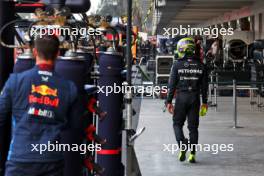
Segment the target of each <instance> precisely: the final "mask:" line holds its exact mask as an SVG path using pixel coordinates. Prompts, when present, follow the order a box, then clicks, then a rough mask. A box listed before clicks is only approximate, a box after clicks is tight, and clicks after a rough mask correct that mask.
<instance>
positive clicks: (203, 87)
mask: <svg viewBox="0 0 264 176" xmlns="http://www.w3.org/2000/svg"><path fill="white" fill-rule="evenodd" d="M201 93H202V103H203V104H207V99H208V94H207V93H208V71H207V67H206V66H205V65H203V75H202V79H201Z"/></svg>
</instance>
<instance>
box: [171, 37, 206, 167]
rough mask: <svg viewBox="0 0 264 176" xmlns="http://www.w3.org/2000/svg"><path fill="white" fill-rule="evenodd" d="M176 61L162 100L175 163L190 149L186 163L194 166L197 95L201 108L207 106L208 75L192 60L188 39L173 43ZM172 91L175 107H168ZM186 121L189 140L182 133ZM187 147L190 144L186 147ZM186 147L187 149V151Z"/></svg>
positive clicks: (200, 65)
mask: <svg viewBox="0 0 264 176" xmlns="http://www.w3.org/2000/svg"><path fill="white" fill-rule="evenodd" d="M177 53H178V61H177V62H175V63H174V65H173V67H172V69H171V74H170V79H169V86H168V88H169V91H168V96H167V100H166V104H167V109H168V111H169V112H170V113H172V114H173V128H174V132H175V136H176V140H177V142H178V145H179V146H180V149H181V151H180V154H179V160H180V161H185V160H186V152H187V150H188V149H190V151H191V154H190V155H189V158H188V161H189V162H190V163H195V162H196V158H195V153H196V151H195V145H196V144H198V126H199V110H200V94H202V108H206V109H207V108H208V106H207V91H208V76H207V71H206V68H205V65H204V64H202V63H201V62H200V60H199V59H196V56H195V43H194V40H193V39H192V38H188V37H187V38H183V39H181V40H179V42H178V44H177ZM175 91H176V92H177V94H176V101H175V107H174V106H173V104H172V99H173V97H174V94H175ZM186 119H187V121H188V129H189V138H190V139H189V141H188V139H186V138H185V136H184V133H183V125H184V122H185V121H186ZM189 144H190V145H189ZM184 146H185V147H184ZM187 146H191V147H190V148H188V147H187Z"/></svg>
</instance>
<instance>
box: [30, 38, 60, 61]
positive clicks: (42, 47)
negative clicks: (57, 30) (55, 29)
mask: <svg viewBox="0 0 264 176" xmlns="http://www.w3.org/2000/svg"><path fill="white" fill-rule="evenodd" d="M59 46H60V42H59V39H58V37H56V36H55V35H44V36H41V37H38V38H37V39H36V40H35V41H34V47H35V48H36V50H37V52H38V56H39V57H40V58H41V59H44V60H55V59H56V57H57V53H58V51H59Z"/></svg>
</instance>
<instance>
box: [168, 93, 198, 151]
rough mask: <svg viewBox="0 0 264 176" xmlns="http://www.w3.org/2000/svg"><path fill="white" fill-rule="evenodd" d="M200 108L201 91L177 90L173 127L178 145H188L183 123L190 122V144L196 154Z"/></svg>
mask: <svg viewBox="0 0 264 176" xmlns="http://www.w3.org/2000/svg"><path fill="white" fill-rule="evenodd" d="M199 110H200V96H199V92H177V97H176V101H175V109H174V115H173V128H174V132H175V136H176V140H177V142H178V145H179V146H180V147H181V144H185V145H187V144H188V142H187V140H186V138H185V137H184V133H183V125H184V123H185V121H186V118H187V122H188V129H189V140H190V144H191V145H189V146H192V147H191V148H190V150H191V153H192V154H195V145H193V144H198V127H199Z"/></svg>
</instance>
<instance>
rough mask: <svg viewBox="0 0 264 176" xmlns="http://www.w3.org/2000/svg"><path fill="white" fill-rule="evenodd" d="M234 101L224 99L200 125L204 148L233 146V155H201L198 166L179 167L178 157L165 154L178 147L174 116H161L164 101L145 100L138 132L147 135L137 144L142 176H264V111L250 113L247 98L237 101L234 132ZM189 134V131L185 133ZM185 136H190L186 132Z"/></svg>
mask: <svg viewBox="0 0 264 176" xmlns="http://www.w3.org/2000/svg"><path fill="white" fill-rule="evenodd" d="M231 101H232V99H231V98H221V99H220V101H219V105H218V110H217V112H216V111H215V109H214V108H211V109H210V110H209V112H208V114H207V116H206V117H205V118H202V119H201V121H200V140H199V142H200V143H201V144H234V151H233V152H219V153H218V154H215V155H214V154H212V152H205V151H204V152H198V153H197V161H198V163H196V164H189V163H188V162H184V163H180V162H179V161H178V160H177V154H176V153H175V154H171V153H169V152H164V151H163V149H164V146H163V144H175V143H176V142H175V137H174V133H173V128H172V118H171V115H170V114H169V113H168V112H166V113H163V112H162V107H163V102H164V101H163V100H157V99H144V100H143V101H142V105H141V113H140V120H139V126H138V127H139V128H140V127H142V126H145V127H146V131H145V132H144V133H143V134H142V136H140V137H139V138H138V139H137V141H136V143H135V150H136V154H137V157H138V161H139V164H140V169H141V172H142V175H143V176H183V175H184V176H263V175H264V169H263V168H264V115H263V112H264V111H259V110H257V108H256V107H253V109H251V107H250V105H249V99H248V98H239V99H238V103H239V106H238V124H239V126H242V127H243V128H238V129H233V128H232V124H233V121H232V120H233V117H232V114H233V111H232V102H231ZM185 130H186V129H185ZM186 134H188V133H187V132H186Z"/></svg>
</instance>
